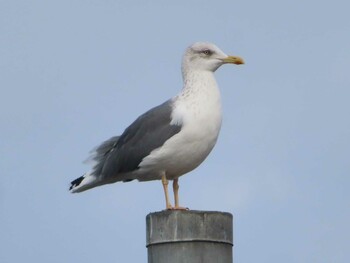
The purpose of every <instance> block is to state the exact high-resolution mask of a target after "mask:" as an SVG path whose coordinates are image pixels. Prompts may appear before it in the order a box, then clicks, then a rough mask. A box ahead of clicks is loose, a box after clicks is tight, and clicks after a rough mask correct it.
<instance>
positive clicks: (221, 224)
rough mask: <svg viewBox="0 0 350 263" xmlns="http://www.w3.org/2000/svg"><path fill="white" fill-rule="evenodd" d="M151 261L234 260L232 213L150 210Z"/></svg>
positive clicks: (195, 262) (220, 262) (218, 262)
mask: <svg viewBox="0 0 350 263" xmlns="http://www.w3.org/2000/svg"><path fill="white" fill-rule="evenodd" d="M146 224H147V233H146V234H147V242H146V243H147V244H146V246H147V251H148V263H232V246H233V230H232V215H231V214H230V213H223V212H208V211H191V210H189V211H178V210H174V211H171V210H167V211H162V212H155V213H151V214H148V215H147V217H146Z"/></svg>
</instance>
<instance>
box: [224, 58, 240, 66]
mask: <svg viewBox="0 0 350 263" xmlns="http://www.w3.org/2000/svg"><path fill="white" fill-rule="evenodd" d="M222 61H223V62H224V63H230V64H236V65H241V64H244V60H243V58H240V57H236V56H228V57H227V58H224V59H223V60H222Z"/></svg>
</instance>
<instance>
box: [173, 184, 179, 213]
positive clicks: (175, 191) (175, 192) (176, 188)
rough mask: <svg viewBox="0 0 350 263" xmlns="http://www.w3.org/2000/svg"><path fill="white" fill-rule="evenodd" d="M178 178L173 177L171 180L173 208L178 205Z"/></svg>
mask: <svg viewBox="0 0 350 263" xmlns="http://www.w3.org/2000/svg"><path fill="white" fill-rule="evenodd" d="M178 181H179V179H174V181H173V190H174V199H175V209H176V208H178V207H179V184H178Z"/></svg>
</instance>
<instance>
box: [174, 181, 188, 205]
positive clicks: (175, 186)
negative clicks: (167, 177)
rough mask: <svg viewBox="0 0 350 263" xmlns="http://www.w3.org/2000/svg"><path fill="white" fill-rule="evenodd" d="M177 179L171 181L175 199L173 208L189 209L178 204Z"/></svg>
mask: <svg viewBox="0 0 350 263" xmlns="http://www.w3.org/2000/svg"><path fill="white" fill-rule="evenodd" d="M178 181H179V179H178V178H176V179H174V181H173V190H174V199H175V207H174V209H175V210H189V209H188V208H187V207H181V206H179V188H180V187H179V184H178Z"/></svg>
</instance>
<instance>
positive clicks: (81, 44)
mask: <svg viewBox="0 0 350 263" xmlns="http://www.w3.org/2000/svg"><path fill="white" fill-rule="evenodd" d="M124 2H125V1H117V0H115V1H111V0H89V1H81V0H79V1H78V0H69V1H67V0H61V1H10V0H7V1H6V0H3V1H0V72H1V73H0V88H1V94H2V95H1V96H0V120H1V122H0V125H1V126H0V130H1V137H2V140H1V141H0V156H1V158H0V168H1V171H2V176H1V181H0V233H1V234H0V262H4V263H8V262H11V263H12V262H23V261H26V262H53V263H55V262H57V263H61V262H87V263H88V262H105V263H108V262H111V263H112V262H146V248H145V216H146V215H147V214H148V213H149V212H153V211H159V210H161V209H163V207H164V197H163V192H162V186H161V183H160V182H149V183H137V182H131V183H128V184H122V183H119V184H114V185H110V186H104V187H100V188H97V189H93V190H90V191H88V192H86V193H82V194H77V195H72V194H70V193H69V192H68V186H69V182H70V181H71V180H73V179H75V178H76V177H78V176H80V175H82V174H83V173H84V172H85V171H86V170H88V169H89V167H88V166H86V165H84V164H83V163H82V161H83V160H84V159H86V158H87V156H88V152H89V151H90V150H91V149H92V148H93V147H94V146H96V145H97V144H99V143H100V142H102V141H103V140H105V139H107V138H109V137H111V136H114V135H117V134H120V133H121V132H122V131H123V130H124V129H125V128H126V127H127V125H129V124H130V123H131V122H132V121H133V120H134V119H135V118H136V117H137V116H138V115H139V114H141V113H143V112H144V111H145V110H147V109H149V108H150V107H152V106H155V105H157V104H160V103H162V102H163V101H165V100H166V99H168V98H169V97H171V96H173V95H175V94H176V93H177V92H178V91H179V90H180V89H181V85H182V82H181V75H180V62H181V57H182V53H183V51H184V50H185V48H186V47H187V46H188V45H190V44H191V43H193V42H196V41H210V42H213V43H215V44H216V45H218V47H220V48H221V49H222V50H223V51H224V52H226V53H227V54H232V55H239V56H242V57H243V58H244V59H245V61H246V64H245V65H244V66H240V67H237V66H228V65H226V66H224V67H222V68H220V69H219V70H218V72H217V73H216V76H217V81H218V83H219V86H220V88H221V92H222V98H223V110H224V122H223V127H222V130H221V134H220V137H219V141H218V144H217V146H216V147H215V148H214V150H213V152H212V153H211V155H210V156H209V158H208V159H207V160H206V162H205V163H203V164H202V165H201V166H200V167H199V168H198V169H197V170H195V171H193V172H192V173H190V174H188V175H186V176H184V177H181V178H180V202H181V204H183V205H186V206H188V207H190V208H191V209H196V210H222V211H228V212H231V213H233V214H234V230H235V234H234V240H235V247H234V260H235V262H258V261H259V262H287V263H289V262H290V263H292V262H293V263H294V262H298V263H300V262H318V263H320V262H321V263H323V262H324V263H329V262H334V263H345V262H349V261H350V257H349V255H348V249H349V247H350V227H349V222H350V209H349V202H350V194H349V185H350V176H349V175H350V161H349V156H350V118H349V114H350V104H349V98H350V74H349V69H350V62H349V61H350V52H349V48H350V34H349V29H350V19H349V14H348V12H349V9H350V4H349V3H348V1H345V0H344V1H340V0H336V1H316V0H315V1H311V0H310V1H307V0H306V1H291V0H287V1H269V0H268V1H186V3H185V2H184V3H177V2H174V1H173V2H170V3H165V2H164V1H129V2H128V3H124Z"/></svg>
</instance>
